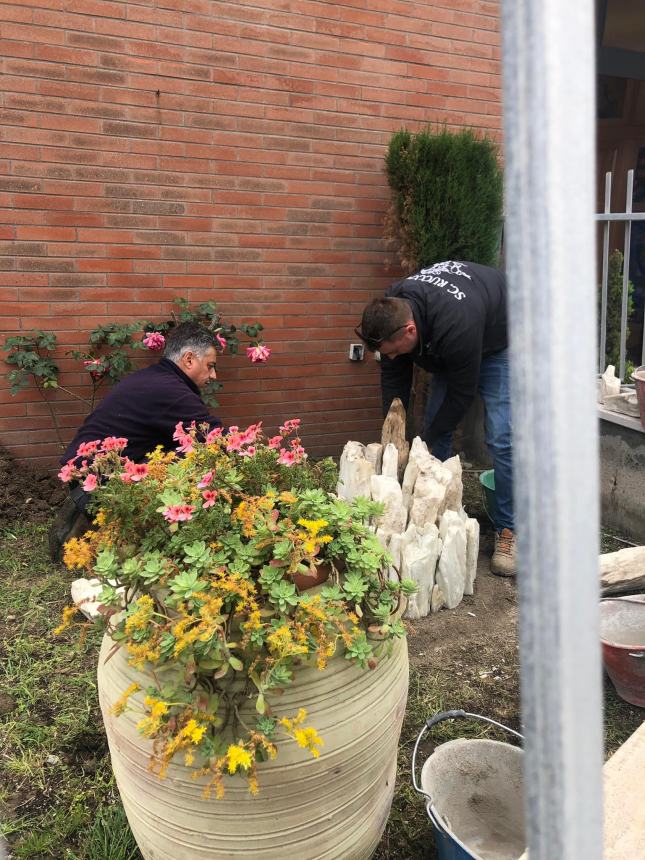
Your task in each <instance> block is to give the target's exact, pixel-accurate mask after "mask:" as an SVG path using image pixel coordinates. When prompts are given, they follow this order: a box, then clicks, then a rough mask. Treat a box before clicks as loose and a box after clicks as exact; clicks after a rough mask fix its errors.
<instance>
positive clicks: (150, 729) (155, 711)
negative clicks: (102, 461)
mask: <svg viewBox="0 0 645 860" xmlns="http://www.w3.org/2000/svg"><path fill="white" fill-rule="evenodd" d="M143 703H144V705H145V706H146V708H148V710H149V711H150V714H149V716H147V717H144V718H143V719H142V720H139V722H138V723H137V729H138V730H139V731H140V732H141V734H142V735H145V737H147V738H152V737H154V736H155V735H156V734H157V732H158V731H159V729H160V728H161V722H162V719H163V717H165V716H166V714H167V713H168V711H169V710H170V705H169V704H168V702H164V701H163V700H162V699H156V698H155V697H154V696H146V697H145V699H144V702H143Z"/></svg>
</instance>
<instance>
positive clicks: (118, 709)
mask: <svg viewBox="0 0 645 860" xmlns="http://www.w3.org/2000/svg"><path fill="white" fill-rule="evenodd" d="M140 689H141V687H140V686H139V685H138V684H130V686H129V687H128V689H127V690H126V691H125V692H124V693H122V694H121V695H120V696H119V698H118V699H117V700H116V702H115V703H114V704H113V705H112V713H113V714H115V715H116V716H117V717H120V716H121V714H122V713H124V711H125V710H126V709H127V707H128V699H129V698H130V696H131V695H132V694H133V693H136V692H137V691H138V690H140Z"/></svg>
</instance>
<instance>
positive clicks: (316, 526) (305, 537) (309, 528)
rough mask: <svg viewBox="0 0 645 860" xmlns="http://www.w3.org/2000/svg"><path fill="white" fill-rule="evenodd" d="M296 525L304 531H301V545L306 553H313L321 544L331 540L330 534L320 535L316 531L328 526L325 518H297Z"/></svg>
mask: <svg viewBox="0 0 645 860" xmlns="http://www.w3.org/2000/svg"><path fill="white" fill-rule="evenodd" d="M298 525H299V526H302V527H303V528H304V529H305V531H304V532H303V533H302V546H303V549H304V551H305V552H306V553H307V554H308V555H315V554H316V553H317V552H318V550H319V549H320V547H321V546H322V545H323V544H326V543H329V542H330V541H332V540H333V537H332V536H331V535H321V534H318V532H319V531H320V530H321V529H324V528H325V526H328V525H329V523H328V522H327V520H305V519H299V520H298Z"/></svg>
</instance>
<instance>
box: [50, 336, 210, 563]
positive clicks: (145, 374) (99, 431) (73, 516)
mask: <svg viewBox="0 0 645 860" xmlns="http://www.w3.org/2000/svg"><path fill="white" fill-rule="evenodd" d="M217 346H218V343H217V339H216V337H215V335H214V334H213V332H212V331H210V330H209V329H207V328H206V327H205V326H202V325H199V324H198V323H193V322H187V323H181V324H180V325H178V326H176V327H175V328H174V329H172V331H171V332H170V334H169V335H168V337H167V340H166V345H165V349H164V357H163V358H162V359H161V361H159V362H158V363H157V364H152V365H150V366H149V367H145V368H143V369H142V370H137V371H135V372H134V373H131V374H129V375H128V376H126V377H125V378H124V379H122V380H121V381H120V382H119V383H117V385H115V386H114V388H113V389H112V390H111V391H110V392H109V393H108V394H107V395H106V396H105V398H104V399H103V400H102V401H101V402H100V403H99V405H98V406H97V407H96V409H95V410H94V411H93V412H91V413H90V414H89V415H88V416H87V418H86V419H85V421H84V422H83V424H82V425H81V427H80V428H79V430H78V431H77V433H76V435H75V436H74V438H73V439H72V441H71V442H70V444H69V445H68V447H67V450H66V451H65V453H64V454H63V456H62V457H61V461H60V462H61V464H65V463H68V462H69V461H70V460H73V459H74V458H75V457H76V455H77V451H78V449H79V446H80V445H81V444H82V443H84V442H92V441H94V440H95V439H105V438H106V437H107V436H117V437H124V438H126V439H127V440H128V444H127V446H126V447H125V449H124V450H123V455H124V456H126V457H129V458H130V459H131V460H133V461H134V462H135V463H139V462H141V461H142V460H143V459H144V458H145V456H146V454H148V453H150V452H151V451H154V449H155V448H156V447H157V446H158V445H161V446H162V447H163V448H164V449H165V450H168V451H169V450H171V449H172V448H174V447H175V445H176V443H175V442H174V440H173V433H174V432H175V427H176V425H177V423H178V422H179V421H182V422H183V423H184V424H190V423H191V422H192V421H194V422H195V423H196V424H198V425H199V424H208V425H209V427H210V428H211V429H214V428H215V427H221V426H222V422H221V421H220V420H219V418H215V417H214V416H212V415H211V414H210V413H209V411H208V409H207V407H206V404H205V403H204V401H203V400H202V398H201V396H200V389H201V388H202V387H203V386H204V385H206V383H207V382H209V381H210V380H211V379H216V378H217V373H216V364H217ZM89 498H90V497H89V494H88V493H85V492H84V491H83V490H82V489H81V487H79V486H76V487H72V488H71V489H70V495H69V498H68V499H67V500H66V501H65V502H64V504H63V506H62V508H61V510H60V512H59V514H58V516H57V518H56V520H55V522H54V525H53V526H52V529H51V531H50V534H49V551H50V555H51V556H52V558H54V559H58V558H60V554H61V550H62V545H63V544H64V543H65V541H67V540H69V538H70V537H75V536H77V535H78V533H80V532H82V531H84V530H85V529H86V528H87V527H88V525H89V522H88V520H87V518H86V517H85V516H84V512H85V508H86V506H87V504H88V502H89Z"/></svg>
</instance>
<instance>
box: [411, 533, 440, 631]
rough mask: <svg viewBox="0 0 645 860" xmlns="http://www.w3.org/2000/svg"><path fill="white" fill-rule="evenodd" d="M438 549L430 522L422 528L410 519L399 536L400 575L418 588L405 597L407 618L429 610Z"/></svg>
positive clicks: (427, 612)
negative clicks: (403, 532)
mask: <svg viewBox="0 0 645 860" xmlns="http://www.w3.org/2000/svg"><path fill="white" fill-rule="evenodd" d="M440 552H441V538H440V537H439V530H438V529H437V527H436V526H435V525H434V524H433V523H428V524H427V525H426V526H424V527H423V528H421V529H419V528H417V527H416V526H415V525H413V524H412V523H411V524H410V525H409V526H408V528H407V529H406V532H405V534H404V535H403V538H402V546H401V576H402V577H404V578H407V579H412V580H414V582H416V584H417V591H416V593H415V594H413V595H411V597H410V598H409V600H408V605H407V608H406V610H405V617H406V618H412V619H415V618H425V617H426V615H428V614H429V613H430V599H431V595H432V589H433V587H434V584H435V570H436V566H437V557H438V556H439V553H440Z"/></svg>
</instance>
